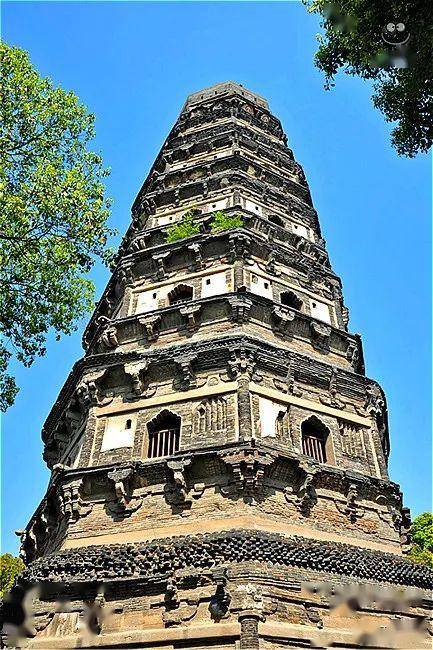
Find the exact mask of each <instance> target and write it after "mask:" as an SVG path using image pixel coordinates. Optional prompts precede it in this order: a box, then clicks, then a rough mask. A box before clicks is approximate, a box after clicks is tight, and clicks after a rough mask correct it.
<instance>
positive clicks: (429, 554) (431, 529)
mask: <svg viewBox="0 0 433 650" xmlns="http://www.w3.org/2000/svg"><path fill="white" fill-rule="evenodd" d="M410 533H411V536H412V543H413V545H412V549H411V551H410V553H409V555H408V557H409V559H411V560H412V561H413V562H416V563H418V564H427V566H429V567H431V568H432V569H433V514H432V513H431V512H423V513H422V514H421V515H418V517H416V518H415V519H414V520H413V522H412V526H411V527H410Z"/></svg>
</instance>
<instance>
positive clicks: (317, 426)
mask: <svg viewBox="0 0 433 650" xmlns="http://www.w3.org/2000/svg"><path fill="white" fill-rule="evenodd" d="M301 434H302V453H303V454H305V455H306V456H310V457H311V458H314V459H315V460H317V461H319V463H326V461H327V455H326V440H327V437H328V434H329V431H328V429H327V428H326V427H325V425H324V424H322V422H320V420H319V419H318V418H316V417H315V416H313V417H311V418H309V419H308V420H305V422H303V423H302V425H301Z"/></svg>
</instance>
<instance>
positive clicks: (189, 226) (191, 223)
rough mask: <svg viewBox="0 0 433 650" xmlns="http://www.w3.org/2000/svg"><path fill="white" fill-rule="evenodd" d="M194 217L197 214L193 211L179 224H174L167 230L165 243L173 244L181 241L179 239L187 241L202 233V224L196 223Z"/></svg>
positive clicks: (184, 216) (185, 215)
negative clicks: (187, 238) (188, 238)
mask: <svg viewBox="0 0 433 650" xmlns="http://www.w3.org/2000/svg"><path fill="white" fill-rule="evenodd" d="M194 217H195V213H193V212H192V211H191V212H187V213H186V214H184V215H183V217H182V218H181V219H180V220H179V221H178V222H177V223H174V224H173V225H172V226H170V228H169V229H168V230H167V237H166V240H165V241H166V242H167V243H168V244H171V243H172V242H175V241H179V239H186V237H192V236H193V235H197V234H198V233H199V232H200V224H198V223H196V221H195V219H194Z"/></svg>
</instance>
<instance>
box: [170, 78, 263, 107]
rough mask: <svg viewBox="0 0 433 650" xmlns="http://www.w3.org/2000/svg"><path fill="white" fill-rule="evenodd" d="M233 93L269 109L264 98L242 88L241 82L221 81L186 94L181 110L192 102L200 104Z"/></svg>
mask: <svg viewBox="0 0 433 650" xmlns="http://www.w3.org/2000/svg"><path fill="white" fill-rule="evenodd" d="M233 94H237V95H241V96H242V97H245V98H246V99H248V100H249V101H250V102H253V103H254V104H257V106H261V107H262V108H265V109H266V110H269V104H268V102H267V101H266V99H264V98H263V97H261V96H260V95H257V93H253V92H252V91H251V90H248V89H247V88H244V87H243V86H242V84H238V83H236V82H235V81H223V82H221V83H218V84H215V85H214V86H210V87H209V88H203V89H202V90H198V91H197V92H195V93H191V95H188V97H187V100H186V102H185V104H184V106H183V109H182V110H185V109H186V108H190V107H191V106H192V105H193V104H200V103H201V102H205V101H207V100H209V99H213V98H215V97H218V96H223V95H233Z"/></svg>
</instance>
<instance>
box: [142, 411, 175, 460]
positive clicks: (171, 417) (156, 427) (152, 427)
mask: <svg viewBox="0 0 433 650" xmlns="http://www.w3.org/2000/svg"><path fill="white" fill-rule="evenodd" d="M180 423H181V419H180V417H179V416H178V415H175V414H174V413H171V412H170V411H167V410H164V411H161V413H158V415H157V416H156V417H154V418H153V420H151V421H150V422H148V423H147V431H148V434H149V445H148V448H147V457H148V458H159V457H161V456H171V454H174V452H175V451H178V449H179V442H180Z"/></svg>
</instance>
